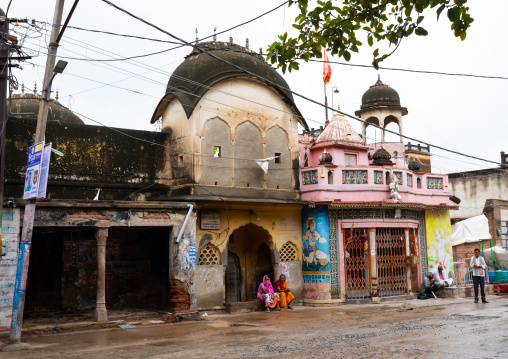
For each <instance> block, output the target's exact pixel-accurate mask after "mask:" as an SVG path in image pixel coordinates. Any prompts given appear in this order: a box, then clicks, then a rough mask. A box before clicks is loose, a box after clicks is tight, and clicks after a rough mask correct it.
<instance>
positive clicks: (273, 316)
mask: <svg viewBox="0 0 508 359" xmlns="http://www.w3.org/2000/svg"><path fill="white" fill-rule="evenodd" d="M489 301H490V303H489V304H481V303H480V304H474V303H473V302H472V300H471V299H449V300H448V299H436V300H426V301H418V300H413V301H408V302H403V303H386V304H384V303H383V304H368V305H342V306H338V307H333V308H310V307H296V308H295V310H293V311H287V310H283V311H277V312H271V313H264V312H255V313H248V314H237V315H227V314H211V315H209V316H208V317H206V319H208V320H207V321H193V320H192V321H191V320H186V321H184V322H181V323H174V324H152V325H143V324H142V322H140V321H138V322H132V323H131V324H130V325H129V327H130V328H120V327H119V325H120V324H119V325H115V327H114V328H108V329H94V330H81V331H72V330H71V329H70V328H69V330H65V329H64V330H61V331H58V332H52V333H51V334H45V335H39V334H37V335H33V334H32V335H30V334H28V335H24V336H23V337H22V344H18V345H10V344H7V343H8V341H7V339H6V338H2V341H3V343H4V345H3V347H2V349H1V351H0V358H9V359H16V358H41V359H42V358H62V357H65V358H108V357H109V358H255V357H275V356H277V357H278V358H302V357H305V358H355V359H358V358H508V345H507V344H506V343H508V297H493V296H492V297H490V298H489ZM122 323H123V324H121V325H125V324H128V323H126V322H122ZM155 323H156V322H155Z"/></svg>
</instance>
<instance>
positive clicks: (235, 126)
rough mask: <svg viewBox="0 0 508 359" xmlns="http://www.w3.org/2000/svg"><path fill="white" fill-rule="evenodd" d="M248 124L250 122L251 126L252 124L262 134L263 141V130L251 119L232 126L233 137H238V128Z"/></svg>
mask: <svg viewBox="0 0 508 359" xmlns="http://www.w3.org/2000/svg"><path fill="white" fill-rule="evenodd" d="M246 122H249V123H250V124H252V125H254V126H256V127H257V129H258V130H259V132H260V133H261V139H263V138H264V137H265V134H264V131H263V129H262V128H261V127H260V126H259V125H258V124H256V123H255V122H253V121H251V120H250V119H247V120H243V121H241V122H238V123H237V124H236V125H234V126H231V136H233V137H234V136H235V135H236V131H237V129H238V127H240V126H241V125H243V124H245V123H246Z"/></svg>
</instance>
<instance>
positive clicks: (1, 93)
mask: <svg viewBox="0 0 508 359" xmlns="http://www.w3.org/2000/svg"><path fill="white" fill-rule="evenodd" d="M0 17H2V19H0V36H1V41H0V131H1V133H0V151H1V153H0V242H1V240H2V234H1V233H2V232H1V230H2V216H3V213H2V209H3V198H4V166H5V131H6V126H7V117H6V113H5V112H6V109H7V102H6V101H7V76H8V72H9V50H10V46H9V44H8V43H7V41H8V40H9V21H7V16H6V15H5V13H4V12H3V10H2V9H0Z"/></svg>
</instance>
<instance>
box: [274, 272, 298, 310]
mask: <svg viewBox="0 0 508 359" xmlns="http://www.w3.org/2000/svg"><path fill="white" fill-rule="evenodd" d="M275 291H276V292H277V293H278V294H279V297H280V307H281V308H284V307H287V308H288V309H293V308H291V305H290V304H291V302H292V301H293V299H295V297H294V296H293V294H291V292H290V291H289V289H288V286H287V284H286V276H285V275H284V274H281V275H280V277H279V280H278V281H276V282H275Z"/></svg>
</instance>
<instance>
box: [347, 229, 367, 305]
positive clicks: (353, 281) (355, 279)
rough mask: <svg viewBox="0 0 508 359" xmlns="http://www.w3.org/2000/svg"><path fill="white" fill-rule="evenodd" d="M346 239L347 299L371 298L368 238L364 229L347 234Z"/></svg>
mask: <svg viewBox="0 0 508 359" xmlns="http://www.w3.org/2000/svg"><path fill="white" fill-rule="evenodd" d="M344 238H345V247H346V251H345V254H344V255H345V257H346V258H345V261H344V262H345V264H346V265H345V270H346V286H347V298H348V299H363V298H369V297H370V293H371V286H370V273H369V269H370V260H369V240H368V237H367V235H366V233H365V230H364V229H355V230H354V231H353V232H352V233H351V232H348V233H346V234H345V236H344Z"/></svg>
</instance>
